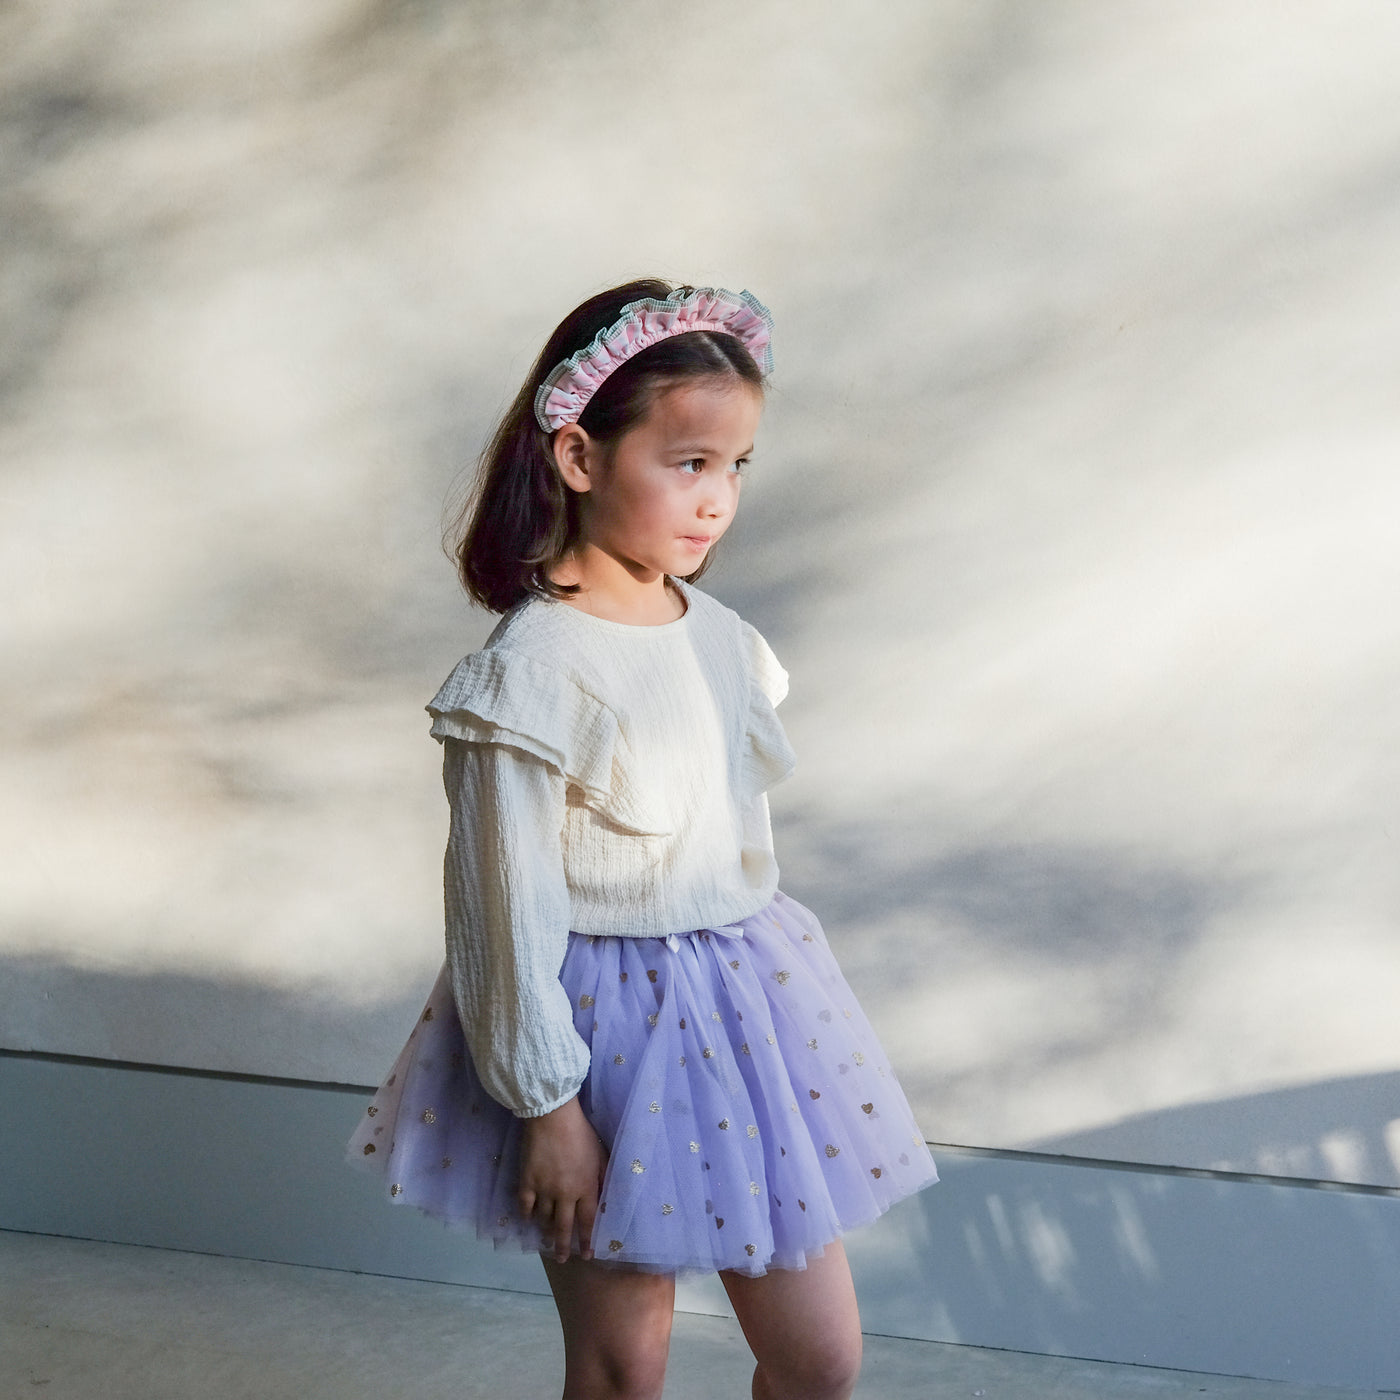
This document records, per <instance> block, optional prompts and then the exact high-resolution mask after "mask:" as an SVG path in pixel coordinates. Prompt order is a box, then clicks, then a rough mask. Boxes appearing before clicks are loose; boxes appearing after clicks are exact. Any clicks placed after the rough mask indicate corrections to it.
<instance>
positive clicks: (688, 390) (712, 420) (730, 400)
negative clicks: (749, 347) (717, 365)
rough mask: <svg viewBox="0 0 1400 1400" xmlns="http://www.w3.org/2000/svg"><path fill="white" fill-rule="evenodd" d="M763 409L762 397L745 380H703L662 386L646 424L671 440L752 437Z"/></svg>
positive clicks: (661, 436)
mask: <svg viewBox="0 0 1400 1400" xmlns="http://www.w3.org/2000/svg"><path fill="white" fill-rule="evenodd" d="M762 412H763V396H762V395H761V394H760V393H759V391H758V390H757V389H756V388H754V387H753V386H752V385H751V384H746V383H744V381H743V380H742V379H728V378H726V379H701V380H696V381H693V382H691V383H688V384H672V385H670V386H669V387H668V388H665V389H662V390H661V391H660V392H659V393H658V394H657V395H656V397H655V398H654V399H653V400H652V404H651V409H650V411H649V412H648V413H647V416H646V421H645V425H644V426H645V428H646V429H647V430H648V431H649V432H650V433H653V434H655V435H656V436H657V437H660V438H665V439H667V440H668V441H669V440H676V439H685V440H686V441H687V442H689V441H695V440H699V439H702V438H720V437H723V438H730V437H749V438H751V437H752V436H753V431H754V429H755V428H756V427H757V426H758V419H759V415H760V414H761V413H762Z"/></svg>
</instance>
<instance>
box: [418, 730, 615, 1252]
mask: <svg viewBox="0 0 1400 1400" xmlns="http://www.w3.org/2000/svg"><path fill="white" fill-rule="evenodd" d="M443 782H444V786H445V787H446V789H447V796H448V801H449V803H450V805H451V812H452V821H451V828H450V832H449V836H448V843H447V856H446V860H445V863H444V896H445V908H446V916H447V917H446V931H447V961H448V967H449V971H450V974H451V979H452V990H453V996H454V999H455V1001H456V1004H457V1012H458V1016H459V1018H460V1020H461V1022H462V1028H463V1031H464V1033H465V1035H466V1040H467V1045H468V1047H469V1049H470V1051H471V1055H472V1062H473V1064H474V1065H475V1066H476V1069H477V1073H478V1074H479V1075H480V1077H481V1081H482V1083H483V1084H484V1085H485V1086H486V1089H487V1091H488V1092H489V1093H490V1094H491V1096H492V1097H493V1098H495V1099H496V1100H497V1101H498V1102H500V1103H502V1104H504V1105H505V1106H506V1107H507V1108H509V1109H510V1110H511V1112H513V1113H514V1114H515V1115H516V1116H517V1117H518V1118H521V1119H523V1120H524V1135H523V1142H522V1149H521V1174H520V1181H519V1183H518V1196H519V1200H520V1209H521V1213H522V1215H524V1216H525V1217H526V1218H529V1217H530V1216H532V1215H533V1216H534V1217H535V1219H536V1220H537V1221H538V1223H539V1225H540V1229H541V1233H542V1234H543V1236H544V1237H545V1239H546V1240H549V1239H552V1240H553V1241H554V1246H555V1250H556V1254H557V1255H558V1257H559V1258H560V1259H561V1260H562V1259H565V1258H567V1257H568V1252H569V1245H570V1240H571V1237H572V1233H573V1227H574V1223H575V1220H577V1222H578V1225H579V1237H580V1245H581V1248H582V1250H583V1252H584V1254H585V1257H588V1256H589V1255H591V1252H592V1251H591V1248H590V1236H591V1232H592V1225H593V1216H594V1213H595V1211H596V1208H597V1201H598V1190H599V1185H600V1183H601V1179H602V1170H603V1165H604V1154H603V1148H602V1144H601V1143H600V1142H599V1141H598V1138H597V1135H596V1134H595V1133H594V1132H593V1129H592V1127H591V1126H590V1125H589V1123H588V1121H587V1119H586V1118H585V1117H584V1114H583V1110H582V1109H581V1108H580V1107H579V1103H578V1099H577V1093H578V1087H579V1085H580V1084H581V1083H582V1082H583V1079H584V1076H585V1075H586V1074H587V1072H588V1064H589V1052H588V1047H587V1046H586V1045H585V1044H584V1043H583V1040H582V1039H581V1037H580V1036H579V1035H578V1033H577V1032H576V1031H575V1030H574V1026H573V1015H572V1008H571V1007H570V1005H569V1001H568V997H567V996H566V994H565V992H564V989H563V987H562V986H561V985H560V983H559V968H560V965H561V963H562V962H563V959H564V953H565V950H566V948H567V945H568V933H569V898H568V888H567V885H566V883H565V879H564V867H563V855H562V851H561V847H560V831H561V829H562V827H563V814H564V779H563V777H562V775H560V774H559V773H558V771H557V770H556V769H554V768H553V767H551V766H550V765H549V764H547V763H545V762H543V761H542V760H541V759H538V758H536V757H533V756H531V755H528V754H524V753H521V752H520V751H519V750H515V749H510V748H506V747H504V746H502V745H499V744H476V743H465V742H462V741H460V740H456V739H448V740H447V741H446V742H445V744H444V755H443Z"/></svg>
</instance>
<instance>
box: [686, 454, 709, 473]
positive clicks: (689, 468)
mask: <svg viewBox="0 0 1400 1400" xmlns="http://www.w3.org/2000/svg"><path fill="white" fill-rule="evenodd" d="M681 470H682V471H683V472H685V473H686V475H687V476H699V475H700V473H701V472H703V471H704V470H705V459H704V458H703V457H691V458H690V459H689V460H688V461H685V462H682V463H681Z"/></svg>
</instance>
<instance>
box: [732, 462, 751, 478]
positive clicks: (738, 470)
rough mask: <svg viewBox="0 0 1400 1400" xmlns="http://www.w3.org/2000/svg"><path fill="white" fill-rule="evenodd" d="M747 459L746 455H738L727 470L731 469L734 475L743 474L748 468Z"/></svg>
mask: <svg viewBox="0 0 1400 1400" xmlns="http://www.w3.org/2000/svg"><path fill="white" fill-rule="evenodd" d="M749 460H750V459H749V458H747V457H740V458H739V460H738V461H737V462H735V463H734V465H733V466H732V467H730V468H729V470H730V471H732V472H733V473H734V475H735V476H743V474H744V473H745V472H746V471H748V469H749Z"/></svg>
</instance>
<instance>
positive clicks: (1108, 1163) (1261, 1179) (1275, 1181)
mask: <svg viewBox="0 0 1400 1400" xmlns="http://www.w3.org/2000/svg"><path fill="white" fill-rule="evenodd" d="M0 1059H15V1060H37V1061H41V1062H43V1063H47V1064H59V1065H86V1066H89V1067H91V1068H95V1069H115V1070H125V1071H130V1072H133V1073H137V1074H170V1075H178V1076H182V1077H185V1078H194V1079H222V1080H231V1081H233V1082H235V1083H239V1084H263V1085H268V1086H271V1087H275V1088H283V1089H324V1090H329V1091H330V1092H331V1093H336V1094H354V1095H357V1096H365V1095H368V1096H371V1097H372V1096H373V1095H374V1093H375V1086H374V1085H370V1084H337V1083H332V1082H328V1081H325V1080H320V1079H290V1078H283V1077H281V1076H278V1075H272V1074H246V1073H242V1072H240V1071H238V1070H223V1069H194V1068H191V1067H189V1066H187V1065H158V1064H147V1063H144V1062H142V1061H138V1060H108V1059H103V1058H101V1057H100V1056H93V1055H61V1054H56V1053H54V1052H53V1051H49V1050H11V1049H6V1048H3V1047H0ZM929 1147H930V1148H931V1149H932V1150H933V1151H934V1152H935V1153H938V1152H942V1153H952V1154H954V1155H956V1156H965V1157H982V1158H994V1159H996V1160H998V1161H1009V1162H1038V1163H1044V1164H1046V1165H1048V1166H1056V1167H1086V1168H1094V1169H1096V1170H1099V1171H1116V1172H1136V1173H1138V1174H1139V1175H1147V1176H1175V1177H1185V1178H1187V1179H1189V1180H1192V1181H1221V1182H1230V1183H1233V1184H1239V1185H1245V1186H1288V1187H1294V1188H1297V1189H1300V1190H1305V1191H1334V1192H1341V1193H1343V1194H1346V1195H1354V1196H1390V1197H1395V1198H1400V1187H1396V1186H1371V1185H1366V1184H1363V1183H1360V1182H1351V1181H1327V1180H1323V1179H1319V1178H1314V1177H1302V1176H1270V1175H1267V1174H1265V1173H1262V1172H1233V1171H1222V1170H1215V1169H1212V1168H1205V1167H1180V1166H1173V1165H1171V1164H1170V1163H1154V1162H1125V1161H1121V1160H1117V1159H1114V1158H1111V1157H1079V1156H1072V1155H1069V1154H1063V1153H1056V1152H1031V1151H1021V1150H1019V1149H1017V1148H1010V1147H974V1146H972V1145H970V1144H968V1143H960V1142H930V1143H929Z"/></svg>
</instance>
